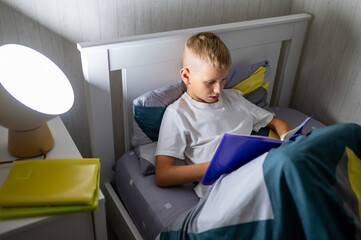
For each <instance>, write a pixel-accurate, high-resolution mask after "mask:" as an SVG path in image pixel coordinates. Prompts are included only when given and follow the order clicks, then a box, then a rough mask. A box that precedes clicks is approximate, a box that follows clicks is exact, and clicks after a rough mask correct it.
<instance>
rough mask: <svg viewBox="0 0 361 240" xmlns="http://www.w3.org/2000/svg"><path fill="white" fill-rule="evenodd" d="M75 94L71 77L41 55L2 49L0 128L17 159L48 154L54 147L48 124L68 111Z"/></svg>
mask: <svg viewBox="0 0 361 240" xmlns="http://www.w3.org/2000/svg"><path fill="white" fill-rule="evenodd" d="M73 102H74V92H73V89H72V87H71V85H70V82H69V80H68V78H67V77H66V76H65V74H64V73H63V72H62V71H61V70H60V68H59V67H58V66H57V65H55V64H54V63H53V62H52V61H51V60H50V59H48V58H47V57H45V56H44V55H42V54H41V53H39V52H37V51H35V50H33V49H31V48H28V47H25V46H21V45H16V44H6V45H2V46H0V125H1V126H3V127H5V128H8V130H9V135H8V150H9V152H10V153H11V154H12V155H14V156H16V157H34V156H38V155H42V154H45V153H46V152H47V151H49V150H50V149H51V148H52V147H53V145H54V138H53V136H52V134H51V132H50V130H49V127H48V125H47V121H49V120H51V119H52V118H54V117H56V116H58V115H60V114H62V113H65V112H67V111H68V110H69V109H70V108H71V107H72V105H73Z"/></svg>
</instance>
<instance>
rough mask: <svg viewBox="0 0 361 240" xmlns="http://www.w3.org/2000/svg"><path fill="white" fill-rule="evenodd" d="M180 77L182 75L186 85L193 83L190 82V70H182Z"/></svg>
mask: <svg viewBox="0 0 361 240" xmlns="http://www.w3.org/2000/svg"><path fill="white" fill-rule="evenodd" d="M180 75H181V78H182V80H183V82H184V84H185V85H187V86H188V85H190V84H191V82H190V79H189V76H190V73H189V69H188V68H182V69H181V70H180Z"/></svg>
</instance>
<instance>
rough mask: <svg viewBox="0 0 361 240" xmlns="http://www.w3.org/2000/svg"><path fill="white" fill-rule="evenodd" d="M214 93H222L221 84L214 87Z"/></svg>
mask: <svg viewBox="0 0 361 240" xmlns="http://www.w3.org/2000/svg"><path fill="white" fill-rule="evenodd" d="M213 91H214V92H215V93H217V94H219V93H221V91H222V87H221V85H220V84H216V86H215V87H214V89H213Z"/></svg>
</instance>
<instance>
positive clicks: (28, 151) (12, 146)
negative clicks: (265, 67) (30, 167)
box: [8, 123, 54, 158]
mask: <svg viewBox="0 0 361 240" xmlns="http://www.w3.org/2000/svg"><path fill="white" fill-rule="evenodd" d="M53 145H54V138H53V135H52V134H51V132H50V129H49V127H48V125H47V124H46V123H45V124H43V125H42V126H40V127H38V128H35V129H33V130H28V131H16V130H10V129H9V136H8V150H9V152H10V153H11V154H12V155H14V156H15V157H21V158H24V157H35V156H39V155H42V154H44V153H45V152H47V151H49V150H50V149H51V148H52V147H53Z"/></svg>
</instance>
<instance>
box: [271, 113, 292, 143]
mask: <svg viewBox="0 0 361 240" xmlns="http://www.w3.org/2000/svg"><path fill="white" fill-rule="evenodd" d="M267 127H269V128H271V129H272V130H273V131H275V132H276V133H277V134H278V136H280V137H281V139H282V135H284V134H286V133H287V132H288V131H290V130H291V127H290V125H289V124H288V123H287V122H286V121H285V120H282V119H281V118H278V117H276V116H274V117H273V119H272V121H271V122H270V123H269V124H268V125H267Z"/></svg>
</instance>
